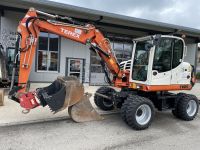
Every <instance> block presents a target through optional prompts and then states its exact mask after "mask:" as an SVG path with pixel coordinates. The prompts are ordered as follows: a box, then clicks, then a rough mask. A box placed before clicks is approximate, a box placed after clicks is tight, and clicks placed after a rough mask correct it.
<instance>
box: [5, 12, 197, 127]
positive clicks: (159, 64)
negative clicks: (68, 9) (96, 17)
mask: <svg viewBox="0 0 200 150" xmlns="http://www.w3.org/2000/svg"><path fill="white" fill-rule="evenodd" d="M39 15H40V16H39ZM41 16H43V18H42V17H41ZM41 31H43V32H50V33H54V34H57V35H59V36H61V37H64V38H67V39H70V40H72V41H76V42H79V43H82V44H85V45H87V46H88V47H89V49H90V50H91V51H94V52H96V53H97V54H98V55H99V57H100V59H101V64H102V66H103V70H104V72H105V76H106V78H107V82H108V83H109V84H110V86H104V87H101V88H99V89H98V90H97V91H96V93H95V94H94V102H95V104H96V105H97V106H98V107H99V108H100V109H102V110H105V111H109V110H113V109H120V111H121V117H122V119H123V120H124V121H125V122H126V123H127V124H128V125H129V126H130V127H132V128H133V129H136V130H142V129H146V128H148V127H149V126H150V125H151V123H152V121H153V118H154V114H155V109H157V110H159V111H163V110H168V109H170V110H172V114H173V115H174V116H175V117H177V118H180V119H182V120H186V121H190V120H193V119H194V118H195V116H196V115H197V113H198V109H199V103H198V99H197V97H196V96H194V95H190V94H185V93H178V94H175V93H173V92H170V91H182V90H191V89H192V87H193V86H194V84H195V69H194V68H193V66H192V65H191V64H189V63H188V62H185V61H184V58H185V55H186V52H187V47H186V46H185V42H184V40H183V39H182V38H180V37H177V36H173V35H152V36H146V37H142V38H137V39H133V43H134V47H133V52H132V58H131V60H127V62H123V63H121V64H119V63H118V61H117V59H116V57H115V54H114V52H113V50H112V48H111V45H110V42H109V39H107V38H105V37H104V36H103V34H102V33H101V32H100V30H98V29H97V28H95V26H94V25H92V24H83V23H80V22H78V21H77V20H74V19H72V18H70V17H66V16H59V15H53V14H49V13H46V12H42V11H39V10H36V9H34V8H30V9H29V11H28V12H27V14H26V15H25V17H24V18H23V19H22V20H21V21H20V23H19V26H18V28H17V40H16V49H15V54H16V59H15V60H17V57H18V56H20V65H19V67H20V68H19V79H18V86H14V85H13V83H14V78H13V80H12V83H11V90H10V92H9V98H10V99H12V100H14V101H16V102H18V103H19V104H20V105H21V107H22V108H24V110H25V111H24V113H26V112H29V111H30V110H31V109H34V108H36V107H38V106H43V107H45V106H49V108H50V109H51V110H52V111H53V112H55V113H56V112H58V111H61V110H63V109H65V108H68V112H69V115H70V116H71V117H72V119H73V120H75V121H76V122H84V121H90V120H99V119H102V117H101V116H100V115H99V114H98V113H97V112H96V111H95V110H94V109H93V108H92V105H91V104H90V102H89V97H90V96H91V95H90V94H88V93H84V88H83V85H82V84H81V83H80V82H79V81H78V80H77V79H76V78H75V77H58V78H57V79H56V80H55V81H54V82H53V83H52V84H51V85H49V86H47V87H44V88H38V89H36V90H35V91H27V90H26V89H27V82H28V79H29V75H30V71H31V66H32V61H33V59H34V55H35V52H36V47H37V43H38V38H39V34H40V32H41ZM16 63H17V62H15V65H14V67H13V75H14V73H15V69H16V66H17V64H16ZM114 87H116V88H120V91H116V90H115V88H114Z"/></svg>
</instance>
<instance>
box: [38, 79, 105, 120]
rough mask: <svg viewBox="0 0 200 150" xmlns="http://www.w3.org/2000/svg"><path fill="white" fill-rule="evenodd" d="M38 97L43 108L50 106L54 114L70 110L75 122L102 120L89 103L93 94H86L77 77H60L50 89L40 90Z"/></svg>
mask: <svg viewBox="0 0 200 150" xmlns="http://www.w3.org/2000/svg"><path fill="white" fill-rule="evenodd" d="M37 97H38V98H39V99H40V102H41V105H42V106H46V105H48V106H49V108H50V109H51V110H52V111H53V112H54V113H57V112H59V111H61V110H63V109H66V108H68V111H69V115H70V116H71V117H72V119H73V120H74V121H75V122H85V121H91V120H100V119H102V117H101V116H100V115H99V114H98V113H97V112H96V111H95V109H94V108H93V107H92V105H91V103H90V101H89V98H90V97H91V94H88V93H86V94H84V86H83V84H81V83H80V82H79V80H78V79H77V78H76V77H73V76H70V77H58V78H57V80H55V81H54V82H53V83H52V84H51V85H49V86H48V87H44V88H40V89H38V90H37Z"/></svg>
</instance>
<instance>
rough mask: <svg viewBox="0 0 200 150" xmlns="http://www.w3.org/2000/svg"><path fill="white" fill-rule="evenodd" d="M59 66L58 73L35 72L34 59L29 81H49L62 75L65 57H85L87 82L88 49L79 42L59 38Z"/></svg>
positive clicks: (85, 79) (86, 81)
mask: <svg viewBox="0 0 200 150" xmlns="http://www.w3.org/2000/svg"><path fill="white" fill-rule="evenodd" d="M60 44H61V46H60V67H59V73H55V72H37V70H36V63H35V60H36V59H34V62H33V66H32V70H31V75H30V81H31V82H51V81H53V80H54V79H56V77H57V76H60V75H61V76H64V75H65V73H66V58H67V57H68V58H82V59H85V66H84V67H85V68H84V70H85V72H84V83H88V82H89V70H90V68H89V66H90V51H89V49H88V47H87V46H85V45H82V44H80V43H77V42H74V41H71V40H67V39H64V38H61V40H60Z"/></svg>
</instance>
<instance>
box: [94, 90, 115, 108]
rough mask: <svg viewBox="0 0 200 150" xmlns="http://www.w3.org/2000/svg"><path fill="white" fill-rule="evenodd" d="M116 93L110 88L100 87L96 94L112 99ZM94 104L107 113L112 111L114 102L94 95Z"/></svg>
mask: <svg viewBox="0 0 200 150" xmlns="http://www.w3.org/2000/svg"><path fill="white" fill-rule="evenodd" d="M115 92H116V91H115V90H114V89H112V88H110V87H100V88H99V89H98V90H97V91H96V93H100V94H103V95H105V96H108V97H112V95H113V94H114V93H115ZM94 103H95V104H96V105H97V107H99V108H100V109H101V110H104V111H109V110H113V109H114V102H113V101H112V100H108V99H106V98H103V97H101V96H98V95H97V94H95V95H94Z"/></svg>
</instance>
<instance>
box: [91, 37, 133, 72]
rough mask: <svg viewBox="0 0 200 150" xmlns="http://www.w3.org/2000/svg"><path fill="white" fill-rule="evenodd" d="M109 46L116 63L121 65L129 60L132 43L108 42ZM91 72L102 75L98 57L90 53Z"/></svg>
mask: <svg viewBox="0 0 200 150" xmlns="http://www.w3.org/2000/svg"><path fill="white" fill-rule="evenodd" d="M110 45H111V47H112V49H113V52H114V53H115V56H116V58H117V61H118V62H119V63H121V62H122V61H126V60H129V59H131V55H132V51H133V43H132V42H128V41H114V40H112V41H111V42H110ZM91 72H92V73H103V70H102V67H101V64H100V58H99V56H98V55H97V54H96V53H95V52H93V51H91Z"/></svg>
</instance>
